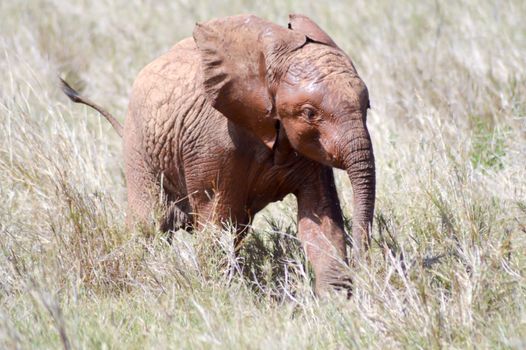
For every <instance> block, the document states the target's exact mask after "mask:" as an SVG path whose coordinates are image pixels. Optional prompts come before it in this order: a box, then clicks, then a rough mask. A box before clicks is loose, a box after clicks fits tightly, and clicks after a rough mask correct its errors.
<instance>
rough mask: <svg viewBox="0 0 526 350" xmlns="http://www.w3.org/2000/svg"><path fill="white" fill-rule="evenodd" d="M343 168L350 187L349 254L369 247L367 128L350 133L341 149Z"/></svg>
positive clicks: (372, 182) (371, 187)
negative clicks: (358, 132) (350, 249)
mask: <svg viewBox="0 0 526 350" xmlns="http://www.w3.org/2000/svg"><path fill="white" fill-rule="evenodd" d="M343 155H344V156H343V158H344V168H345V170H346V171H347V174H348V175H349V179H350V180H351V185H352V188H353V218H352V238H353V256H354V258H355V259H356V258H358V257H359V256H360V254H361V252H362V251H364V250H367V249H368V248H369V245H370V242H371V238H370V231H371V229H372V224H373V215H374V202H375V191H376V175H375V165H374V154H373V148H372V144H371V139H370V137H369V133H368V131H367V129H365V130H364V133H363V134H362V135H360V136H356V135H355V137H353V139H352V140H351V141H349V142H348V144H347V146H346V147H345V150H344V151H343Z"/></svg>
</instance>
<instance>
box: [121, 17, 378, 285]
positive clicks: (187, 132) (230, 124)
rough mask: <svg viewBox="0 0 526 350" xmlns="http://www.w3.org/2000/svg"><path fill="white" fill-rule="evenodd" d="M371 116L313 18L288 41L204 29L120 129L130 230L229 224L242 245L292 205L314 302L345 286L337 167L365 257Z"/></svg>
mask: <svg viewBox="0 0 526 350" xmlns="http://www.w3.org/2000/svg"><path fill="white" fill-rule="evenodd" d="M368 107H369V98H368V93H367V88H366V86H365V84H364V83H363V82H362V80H361V79H360V78H359V76H358V74H357V73H356V70H355V68H354V66H353V64H352V63H351V60H350V59H349V58H348V57H347V55H346V54H345V53H343V52H342V51H341V50H340V49H339V48H338V47H337V46H336V44H335V43H334V42H333V41H332V39H330V37H328V36H327V34H326V33H324V32H323V31H322V30H321V29H320V28H319V27H318V26H317V25H316V24H315V23H314V22H312V21H311V20H310V19H308V18H307V17H305V16H300V15H291V16H290V23H289V28H288V29H287V28H283V27H280V26H277V25H275V24H273V23H270V22H267V21H264V20H262V19H259V18H257V17H255V16H236V17H228V18H224V19H219V20H213V21H210V22H207V23H204V24H200V25H197V26H196V29H195V30H194V35H193V38H188V39H185V40H183V41H181V42H179V43H178V44H177V45H175V46H174V47H173V48H172V49H171V50H170V51H169V52H168V53H166V54H164V55H163V56H161V57H159V58H158V59H156V60H155V61H153V62H152V63H150V64H149V65H148V66H146V67H145V68H144V69H143V70H142V71H141V72H140V74H139V76H138V78H137V79H136V81H135V83H134V85H133V91H132V95H131V101H130V105H129V109H128V115H127V117H126V122H125V124H124V129H123V138H124V156H125V162H126V180H127V186H128V204H129V211H128V222H129V223H130V224H134V223H136V222H141V223H148V222H150V220H151V218H152V212H156V213H157V215H158V216H157V220H160V221H159V222H160V225H161V228H162V229H163V230H170V229H177V228H178V227H183V226H185V227H201V226H202V225H204V224H205V223H207V222H210V221H212V222H215V223H221V222H225V221H232V222H234V223H236V224H237V225H238V228H239V232H238V241H240V238H241V237H242V235H243V228H244V226H245V225H247V224H249V223H250V220H251V218H252V217H253V215H254V214H256V213H257V212H258V211H259V210H261V209H262V208H264V207H265V206H266V205H267V204H268V203H270V202H274V201H277V200H280V199H282V198H283V197H284V196H285V195H287V194H289V193H293V194H295V196H296V197H297V200H298V231H299V232H298V236H299V239H300V240H301V242H302V243H303V245H304V247H305V249H306V254H307V257H308V259H309V260H310V262H311V264H312V266H313V268H314V271H315V275H316V291H317V292H318V293H319V294H323V293H324V292H325V291H326V290H328V289H329V288H330V286H332V287H341V286H348V278H347V277H345V274H344V273H343V271H344V270H345V269H344V266H345V264H346V262H347V260H346V256H345V239H344V230H343V222H342V213H341V209H340V205H339V200H338V196H337V193H336V189H335V185H334V178H333V173H332V169H331V167H338V168H341V169H345V170H346V171H347V173H348V175H349V177H350V180H351V184H352V186H353V193H354V213H353V229H352V231H353V240H354V250H353V251H354V254H355V255H359V254H360V252H362V251H363V250H364V249H367V247H368V245H369V234H368V231H369V229H370V226H371V224H372V219H373V211H374V201H375V167H374V156H373V150H372V145H371V140H370V137H369V133H368V131H367V127H366V113H367V108H368ZM161 186H162V188H163V189H164V194H165V203H164V204H163V205H161V206H159V205H158V203H159V193H160V192H161V191H160V189H161ZM159 216H160V218H159Z"/></svg>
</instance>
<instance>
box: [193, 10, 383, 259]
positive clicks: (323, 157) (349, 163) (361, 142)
mask: <svg viewBox="0 0 526 350" xmlns="http://www.w3.org/2000/svg"><path fill="white" fill-rule="evenodd" d="M193 36H194V40H195V42H196V44H197V47H198V49H199V52H200V55H201V60H202V66H203V72H202V73H203V84H204V89H205V92H206V94H207V96H208V99H209V100H210V101H211V103H212V105H213V106H214V107H215V108H216V109H217V110H219V111H220V112H221V113H223V114H224V115H225V116H226V117H227V118H229V119H230V120H231V121H232V122H234V123H236V124H237V125H240V126H242V127H244V128H246V129H247V130H249V131H250V132H251V133H253V134H254V135H255V136H257V137H258V138H259V139H260V140H261V141H262V142H263V143H264V144H265V145H266V146H267V147H269V148H270V149H272V150H273V151H274V152H275V154H276V156H275V161H277V162H280V161H281V160H282V159H286V157H284V156H283V155H284V154H285V155H286V154H287V152H288V150H295V151H297V152H298V153H300V154H302V155H303V156H305V157H307V158H310V159H312V160H315V161H318V162H321V163H323V164H326V165H329V166H333V167H337V168H340V169H345V170H346V171H347V173H348V175H349V178H350V180H351V184H352V187H353V202H354V215H353V227H352V231H353V240H354V247H355V249H354V251H355V254H357V253H359V252H360V250H361V247H363V246H365V248H367V247H368V245H369V242H370V238H369V230H370V228H371V224H372V220H373V212H374V202H375V165H374V155H373V149H372V144H371V139H370V137H369V132H368V130H367V126H366V115H367V109H368V107H369V97H368V92H367V88H366V86H365V84H364V83H363V81H362V80H361V79H360V77H359V76H358V74H357V72H356V69H355V68H354V66H353V64H352V62H351V60H350V58H349V57H348V56H347V55H346V54H345V53H344V52H343V51H342V50H341V49H340V48H338V46H337V45H336V44H335V43H334V41H333V40H332V39H331V38H330V37H329V36H328V35H327V34H326V33H325V32H324V31H323V30H321V29H320V28H319V27H318V26H317V25H316V24H315V23H314V22H313V21H312V20H310V19H309V18H307V17H305V16H301V15H291V16H290V21H289V26H288V28H284V27H281V26H278V25H276V24H273V23H271V22H268V21H265V20H262V19H260V18H258V17H255V16H236V17H229V18H225V19H219V20H213V21H210V22H206V23H204V24H198V25H197V26H196V28H195V30H194V33H193Z"/></svg>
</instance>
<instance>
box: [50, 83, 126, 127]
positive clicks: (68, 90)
mask: <svg viewBox="0 0 526 350" xmlns="http://www.w3.org/2000/svg"><path fill="white" fill-rule="evenodd" d="M60 88H61V89H62V91H63V92H64V93H65V94H66V96H68V97H69V99H70V100H71V101H73V102H75V103H83V104H85V105H88V106H90V107H91V108H93V109H95V110H96V111H97V112H99V113H100V114H102V115H103V116H104V118H106V119H107V120H108V121H109V122H110V124H111V126H113V128H114V129H115V131H116V132H117V134H119V136H120V137H122V125H121V123H119V121H118V120H117V119H115V117H114V116H112V115H111V114H110V113H109V112H108V111H106V110H104V109H103V108H102V107H100V106H99V105H97V104H96V103H94V102H93V101H91V100H90V99H88V98H85V97H83V96H80V95H79V93H78V92H77V91H76V90H75V89H73V88H72V87H71V86H70V85H69V84H68V83H66V81H65V80H64V79H62V78H60Z"/></svg>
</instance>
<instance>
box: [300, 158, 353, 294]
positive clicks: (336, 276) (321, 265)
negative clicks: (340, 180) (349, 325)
mask: <svg viewBox="0 0 526 350" xmlns="http://www.w3.org/2000/svg"><path fill="white" fill-rule="evenodd" d="M313 167H316V165H313ZM296 196H297V199H298V236H299V239H300V240H301V242H302V244H303V246H304V248H305V252H306V255H307V258H308V260H309V261H310V263H311V265H312V267H313V269H314V273H315V279H316V286H315V290H316V294H318V295H323V294H325V293H326V292H327V291H329V290H330V289H336V290H339V289H345V290H347V292H348V293H349V292H350V288H351V283H350V277H349V276H348V275H347V274H346V270H347V257H346V244H345V231H344V228H343V219H342V212H341V208H340V202H339V200H338V194H337V192H336V186H335V184H334V176H333V172H332V169H331V168H329V167H326V166H323V165H317V169H314V170H313V172H312V174H310V176H309V178H308V180H307V181H305V182H304V183H303V184H302V186H301V187H300V188H299V190H298V191H297V193H296Z"/></svg>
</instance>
